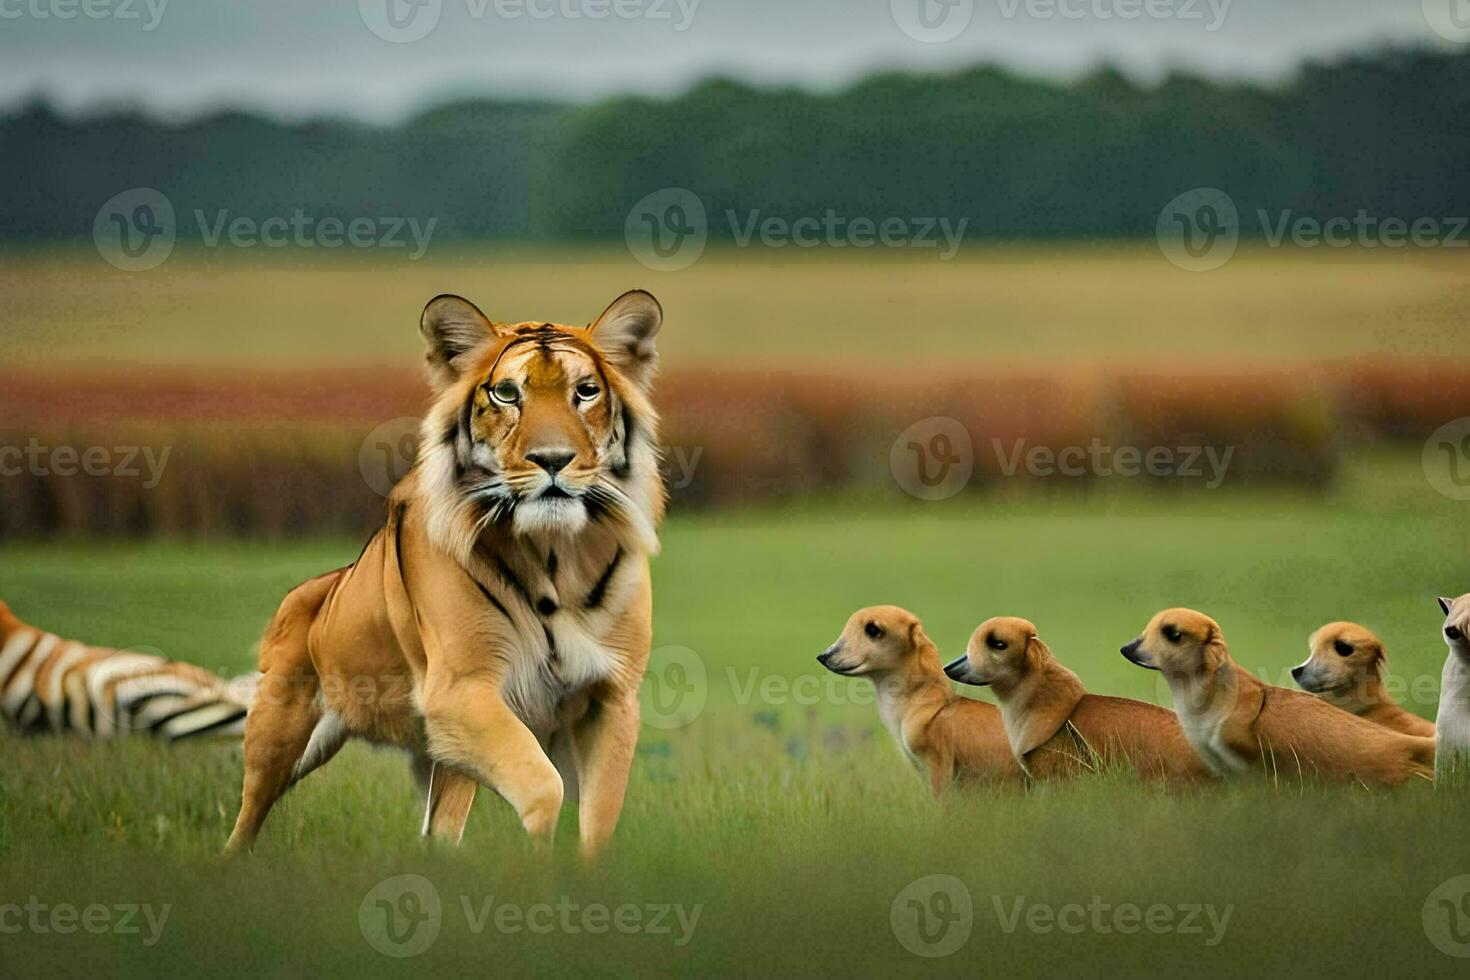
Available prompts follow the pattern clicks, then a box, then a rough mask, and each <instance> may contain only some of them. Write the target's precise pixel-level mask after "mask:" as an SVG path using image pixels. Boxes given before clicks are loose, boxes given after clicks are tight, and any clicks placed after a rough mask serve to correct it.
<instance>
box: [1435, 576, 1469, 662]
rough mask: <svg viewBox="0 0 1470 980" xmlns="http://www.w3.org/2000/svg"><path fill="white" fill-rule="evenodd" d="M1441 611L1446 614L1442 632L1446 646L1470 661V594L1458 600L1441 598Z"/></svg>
mask: <svg viewBox="0 0 1470 980" xmlns="http://www.w3.org/2000/svg"><path fill="white" fill-rule="evenodd" d="M1439 609H1440V612H1442V613H1444V626H1442V627H1441V628H1440V632H1441V634H1442V635H1443V636H1444V642H1445V646H1447V647H1449V648H1450V652H1451V653H1453V654H1456V655H1458V656H1459V657H1460V658H1461V659H1462V660H1467V661H1470V593H1467V594H1466V595H1462V596H1460V597H1459V598H1458V599H1446V598H1445V597H1443V596H1440V597H1439Z"/></svg>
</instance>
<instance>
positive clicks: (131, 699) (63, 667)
mask: <svg viewBox="0 0 1470 980" xmlns="http://www.w3.org/2000/svg"><path fill="white" fill-rule="evenodd" d="M254 693H255V678H254V677H253V676H251V677H244V678H239V679H237V680H234V681H226V680H224V679H222V678H219V677H216V676H214V675H213V674H211V673H209V671H207V670H204V669H203V668H202V667H196V666H194V665H193V664H186V663H180V662H178V661H176V660H168V659H166V658H164V657H162V656H158V655H155V654H151V653H137V652H132V651H126V650H109V649H106V648H103V647H91V646H86V645H85V644H82V643H78V642H76V641H74V640H63V639H62V638H61V637H59V636H57V635H56V634H54V633H47V632H44V631H42V630H38V629H35V628H34V627H31V626H27V625H26V624H25V623H23V622H21V621H20V620H19V619H17V618H16V617H15V616H14V615H13V614H12V613H11V611H10V609H9V607H7V606H6V605H5V603H3V602H0V714H4V716H5V718H6V720H7V721H8V722H9V723H10V726H11V728H13V729H14V730H15V731H17V732H19V733H21V734H27V735H30V734H43V733H53V734H59V733H63V732H71V733H75V734H79V735H84V736H87V737H89V738H99V739H105V738H118V737H123V736H127V735H155V736H159V737H162V738H165V739H167V740H168V741H170V742H174V741H178V740H179V739H184V738H193V737H195V736H202V735H215V736H226V737H232V738H238V737H240V735H241V734H243V733H244V731H245V714H246V712H247V711H248V710H249V707H250V701H251V699H252V698H253V697H254Z"/></svg>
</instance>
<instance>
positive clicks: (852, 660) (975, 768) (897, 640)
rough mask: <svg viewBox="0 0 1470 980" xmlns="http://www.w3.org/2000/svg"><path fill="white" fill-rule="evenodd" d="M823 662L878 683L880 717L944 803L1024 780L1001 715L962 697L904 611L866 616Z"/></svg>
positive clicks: (853, 621)
mask: <svg viewBox="0 0 1470 980" xmlns="http://www.w3.org/2000/svg"><path fill="white" fill-rule="evenodd" d="M872 631H878V632H879V635H877V636H874V635H871V634H872ZM817 660H818V661H819V662H820V663H821V664H822V666H824V667H826V668H827V669H828V670H830V671H832V672H833V673H837V674H843V675H845V676H861V677H867V678H868V679H869V680H871V681H872V682H873V685H874V686H875V688H876V689H877V694H878V713H879V716H880V717H881V718H882V719H883V723H884V725H885V726H887V728H888V730H889V731H890V732H891V733H892V734H893V737H894V739H895V740H896V741H897V742H898V746H899V748H900V749H901V750H902V751H903V753H904V755H905V757H907V758H908V760H909V761H910V762H912V763H913V764H914V765H915V766H916V767H918V768H919V769H920V770H921V771H923V773H924V774H925V777H926V779H927V781H928V783H929V788H930V791H931V792H932V793H933V794H934V796H935V797H936V798H937V797H939V796H940V795H942V794H943V793H944V791H945V790H947V789H948V788H949V787H950V786H951V785H952V784H954V783H955V782H957V781H959V782H972V781H980V782H995V781H1004V780H1010V779H1015V778H1017V777H1019V776H1020V774H1021V773H1020V767H1019V766H1017V765H1016V763H1015V760H1013V759H1012V758H1011V754H1010V747H1009V745H1008V743H1007V742H1006V735H1005V726H1004V725H1003V724H1002V722H1001V719H1000V712H999V711H997V710H996V708H995V707H994V706H993V705H989V704H986V703H985V702H983V701H975V700H972V699H970V698H965V697H960V696H959V695H957V694H956V693H955V692H954V690H953V689H952V688H951V687H950V685H949V682H948V681H946V680H945V677H944V671H943V670H942V669H941V667H940V660H939V650H938V648H937V647H936V646H935V645H934V643H933V642H932V641H931V640H930V639H929V637H928V635H927V634H925V632H924V627H923V625H922V624H921V623H920V622H919V620H918V618H917V617H915V616H914V614H913V613H911V612H909V611H907V610H905V609H900V608H899V607H897V606H873V607H871V608H868V609H859V610H858V611H857V612H855V613H853V614H852V616H851V618H849V619H848V621H847V625H846V627H845V628H844V629H843V631H842V635H841V636H840V637H839V638H838V640H837V642H836V643H834V644H832V646H830V647H828V648H827V650H826V652H824V653H823V654H822V655H821V656H820V657H818V658H817Z"/></svg>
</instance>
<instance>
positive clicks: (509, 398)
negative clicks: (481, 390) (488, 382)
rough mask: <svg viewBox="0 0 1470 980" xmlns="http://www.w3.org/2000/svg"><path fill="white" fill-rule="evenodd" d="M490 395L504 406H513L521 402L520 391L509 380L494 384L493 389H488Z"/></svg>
mask: <svg viewBox="0 0 1470 980" xmlns="http://www.w3.org/2000/svg"><path fill="white" fill-rule="evenodd" d="M490 394H491V395H493V396H494V397H495V400H496V401H498V402H500V403H501V404H504V405H514V404H516V403H517V402H519V401H520V400H521V389H520V387H519V386H517V385H516V383H515V382H514V381H512V380H510V379H509V378H506V379H504V380H503V381H497V382H495V387H493V388H491V389H490Z"/></svg>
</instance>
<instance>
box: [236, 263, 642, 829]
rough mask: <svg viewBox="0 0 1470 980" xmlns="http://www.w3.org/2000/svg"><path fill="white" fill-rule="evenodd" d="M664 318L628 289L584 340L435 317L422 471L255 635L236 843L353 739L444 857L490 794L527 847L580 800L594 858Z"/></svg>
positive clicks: (452, 309) (621, 759)
mask: <svg viewBox="0 0 1470 980" xmlns="http://www.w3.org/2000/svg"><path fill="white" fill-rule="evenodd" d="M661 316H662V313H661V311H660V310H659V308H658V304H657V302H656V301H655V300H654V299H653V297H651V296H649V295H648V294H647V293H642V292H638V291H634V292H631V293H626V294H624V295H623V296H622V297H619V298H618V299H617V300H616V301H614V302H613V304H612V305H610V306H609V307H608V308H607V310H605V311H604V312H603V314H602V316H600V317H599V318H598V319H597V320H596V321H595V322H594V323H593V324H592V325H590V326H588V327H586V328H579V327H570V326H564V325H560V324H551V323H540V322H527V323H519V324H503V323H495V322H492V321H490V320H489V319H487V318H486V317H485V316H484V315H483V314H481V313H480V311H479V310H478V309H476V308H475V307H474V306H472V305H471V304H469V303H468V302H467V301H465V300H462V299H459V298H458V297H451V296H441V297H438V298H436V299H435V300H433V301H431V302H430V303H429V305H428V306H427V307H426V308H425V310H424V315H423V318H422V325H421V326H422V332H423V334H424V338H425V340H426V342H427V344H428V351H429V355H428V360H429V373H430V378H431V380H432V381H433V383H434V386H435V389H436V399H435V402H434V405H433V406H432V408H431V409H430V411H429V412H428V414H427V416H426V417H425V419H424V427H423V438H422V441H421V446H420V451H419V456H418V459H417V460H416V461H415V464H414V467H413V469H412V470H411V471H410V473H409V474H408V476H406V477H405V478H404V479H403V481H402V482H400V483H399V485H398V486H397V487H396V488H395V489H394V491H393V493H392V495H391V496H390V498H389V501H388V517H387V521H386V523H385V525H384V526H383V528H382V529H381V530H379V531H378V532H377V533H376V534H374V535H373V536H372V538H371V539H370V540H369V541H368V543H367V545H366V546H365V547H364V549H363V552H362V554H361V555H360V556H359V557H358V559H357V561H355V562H354V563H353V564H351V565H349V566H347V567H346V568H344V569H340V570H338V571H336V572H331V573H328V574H327V575H324V576H321V577H319V578H316V579H313V580H311V581H309V582H307V583H305V584H303V585H301V586H299V587H297V588H296V589H295V590H293V591H292V592H291V594H290V595H288V596H287V597H286V600H285V601H284V602H283V603H282V604H281V607H280V609H279V611H278V612H277V613H276V616H275V619H274V620H273V621H272V623H271V625H270V627H269V629H268V630H267V632H266V637H265V640H264V642H263V643H262V645H261V669H262V671H263V672H264V677H263V679H262V685H261V697H260V698H259V699H258V702H257V705H256V707H255V708H254V710H252V712H251V715H250V720H249V724H248V726H247V730H246V736H245V788H244V793H243V798H242V802H241V808H240V815H239V817H238V819H237V821H236V824H235V830H234V833H233V834H232V835H231V837H230V842H229V845H228V846H229V848H230V849H232V850H233V849H239V848H243V847H248V846H250V845H251V844H252V843H253V842H254V840H255V838H256V835H257V834H258V833H259V830H260V827H261V824H262V823H263V822H264V820H265V818H266V815H267V814H268V813H269V811H270V808H271V806H272V805H273V804H274V803H275V801H276V799H278V798H279V797H280V795H281V794H282V793H283V792H284V791H285V790H286V789H287V788H288V787H289V786H290V785H291V784H293V783H294V782H296V781H297V780H299V779H301V778H303V777H304V776H305V775H307V774H308V773H309V772H311V771H312V770H313V769H315V768H316V767H318V766H320V765H322V764H324V763H325V762H327V761H328V760H330V759H331V758H332V756H333V755H334V754H335V753H336V752H337V750H338V749H339V748H340V747H341V745H342V744H343V742H344V741H345V740H346V739H348V738H354V737H355V738H361V739H364V740H367V741H370V742H375V743H379V744H386V745H393V746H398V747H400V748H404V749H407V750H408V751H409V752H410V753H411V754H412V756H413V757H414V759H415V772H416V773H417V774H418V776H419V778H420V780H421V782H422V783H423V784H424V789H425V791H426V794H427V804H426V812H425V829H426V832H430V833H434V834H436V835H437V836H441V837H445V838H448V839H451V840H456V841H457V840H458V839H459V837H460V835H461V834H462V832H463V829H464V821H465V820H466V819H467V818H468V815H469V812H470V805H471V803H472V801H473V799H474V796H475V788H476V786H477V785H485V786H488V787H490V788H492V789H493V790H495V791H496V792H497V793H498V794H499V795H500V796H502V797H503V798H504V799H505V800H506V801H508V802H509V803H510V804H511V806H512V807H514V808H515V810H516V812H517V814H518V815H519V817H520V820H521V824H522V826H523V827H524V828H525V830H526V832H527V833H528V834H530V835H531V836H532V837H533V838H535V839H538V840H549V839H550V838H551V837H552V835H553V833H554V831H555V828H556V824H557V820H558V816H559V814H560V812H561V808H562V803H563V801H564V800H565V799H570V798H576V799H578V801H579V806H580V817H581V820H580V831H581V840H582V847H583V850H584V852H586V853H589V854H592V853H595V852H597V851H599V850H600V849H601V848H602V847H603V846H604V845H605V844H606V843H607V841H608V839H609V838H610V837H611V835H612V832H613V828H614V827H615V825H616V823H617V819H618V815H619V813H620V811H621V809H622V804H623V795H624V792H625V789H626V783H627V778H628V772H629V769H630V768H631V765H632V759H633V749H634V746H635V744H636V741H637V736H638V700H637V691H638V685H639V682H640V680H641V678H642V676H643V670H644V666H645V664H646V663H647V659H648V651H649V646H650V643H651V640H652V604H653V596H652V587H651V583H650V579H649V569H648V560H649V557H650V556H651V555H652V554H653V553H654V552H655V550H656V549H657V546H658V541H657V535H656V532H657V527H658V524H659V522H660V521H661V519H662V516H663V508H664V493H663V484H662V480H661V478H660V477H659V474H658V470H657V464H658V459H657V441H656V440H657V417H656V415H655V414H654V412H653V409H652V406H651V405H650V404H649V401H648V387H649V385H650V383H651V380H652V376H653V372H654V366H655V362H656V354H655V352H654V348H653V336H654V334H655V333H656V332H657V330H658V327H659V323H660V320H661ZM553 758H556V759H557V760H558V761H560V763H561V765H558V764H557V763H556V762H553V761H552V760H553Z"/></svg>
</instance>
